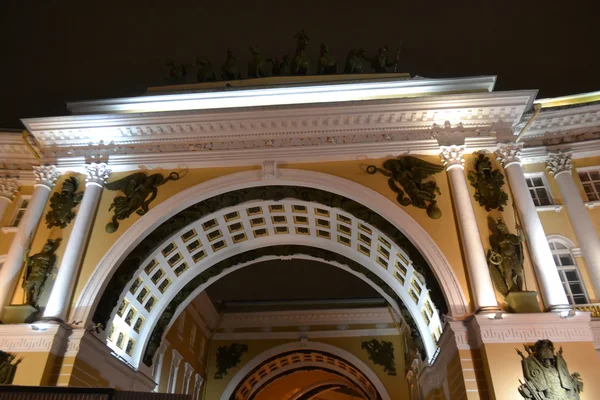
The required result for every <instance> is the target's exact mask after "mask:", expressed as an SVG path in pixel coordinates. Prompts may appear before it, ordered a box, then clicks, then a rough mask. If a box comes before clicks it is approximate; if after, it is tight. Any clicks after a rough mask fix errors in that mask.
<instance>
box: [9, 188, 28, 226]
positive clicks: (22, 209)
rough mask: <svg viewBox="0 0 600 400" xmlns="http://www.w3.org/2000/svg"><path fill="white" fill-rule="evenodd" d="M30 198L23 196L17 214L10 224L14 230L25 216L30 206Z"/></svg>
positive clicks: (16, 210)
mask: <svg viewBox="0 0 600 400" xmlns="http://www.w3.org/2000/svg"><path fill="white" fill-rule="evenodd" d="M30 198H31V197H30V196H21V197H20V198H19V203H18V206H17V208H16V209H15V214H14V217H13V219H12V222H11V223H10V226H11V227H13V228H17V227H18V226H19V224H20V223H21V220H22V219H23V216H24V215H25V211H26V210H27V206H28V205H29V199H30Z"/></svg>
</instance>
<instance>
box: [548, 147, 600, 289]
mask: <svg viewBox="0 0 600 400" xmlns="http://www.w3.org/2000/svg"><path fill="white" fill-rule="evenodd" d="M548 156H549V158H548V161H547V162H546V165H547V166H548V170H549V171H550V174H552V175H554V179H556V182H557V183H558V188H559V190H560V194H561V196H562V200H563V203H564V205H565V207H566V209H567V214H568V215H569V220H570V221H571V226H572V227H573V231H575V236H576V237H577V241H578V242H579V247H580V248H581V254H582V255H583V258H584V259H585V264H586V266H587V269H588V272H589V273H590V277H591V279H592V286H593V287H594V292H596V298H598V297H600V240H598V234H597V233H596V230H595V229H594V225H593V224H592V220H591V219H590V215H589V213H588V211H587V209H586V208H585V204H584V203H583V200H582V199H581V195H580V194H579V187H578V186H577V184H576V183H575V180H574V179H573V174H572V169H573V165H572V163H571V153H562V152H557V153H551V154H549V155H548Z"/></svg>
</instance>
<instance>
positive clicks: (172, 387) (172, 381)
mask: <svg viewBox="0 0 600 400" xmlns="http://www.w3.org/2000/svg"><path fill="white" fill-rule="evenodd" d="M172 352H173V358H172V359H171V368H170V369H169V385H168V387H167V393H175V391H176V390H177V373H178V372H179V365H180V364H181V361H182V360H183V356H182V355H181V354H180V353H179V352H178V351H177V350H175V349H173V350H172Z"/></svg>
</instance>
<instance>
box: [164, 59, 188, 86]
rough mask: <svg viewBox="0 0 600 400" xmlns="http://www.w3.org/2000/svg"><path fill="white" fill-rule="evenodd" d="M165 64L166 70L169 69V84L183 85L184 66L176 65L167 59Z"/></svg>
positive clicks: (184, 76)
mask: <svg viewBox="0 0 600 400" xmlns="http://www.w3.org/2000/svg"><path fill="white" fill-rule="evenodd" d="M165 64H166V66H167V68H169V78H168V79H169V82H171V83H172V84H174V85H181V84H183V83H185V78H186V76H187V70H186V68H185V65H183V64H176V63H175V61H173V60H171V59H168V60H167V61H166V63H165Z"/></svg>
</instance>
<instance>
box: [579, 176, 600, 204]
mask: <svg viewBox="0 0 600 400" xmlns="http://www.w3.org/2000/svg"><path fill="white" fill-rule="evenodd" d="M577 175H579V179H580V180H581V184H582V185H583V190H584V191H585V195H586V196H587V199H588V201H596V200H600V169H596V170H589V171H577Z"/></svg>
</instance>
